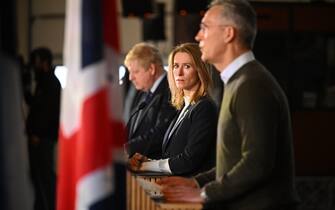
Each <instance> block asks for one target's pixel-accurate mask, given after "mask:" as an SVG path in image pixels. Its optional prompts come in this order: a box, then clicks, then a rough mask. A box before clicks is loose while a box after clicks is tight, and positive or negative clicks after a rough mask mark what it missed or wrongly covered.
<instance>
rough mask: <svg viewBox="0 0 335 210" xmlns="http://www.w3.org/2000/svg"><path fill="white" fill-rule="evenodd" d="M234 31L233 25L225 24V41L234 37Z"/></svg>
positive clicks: (229, 40)
mask: <svg viewBox="0 0 335 210" xmlns="http://www.w3.org/2000/svg"><path fill="white" fill-rule="evenodd" d="M236 32H237V31H236V29H235V28H234V27H231V26H227V27H226V28H225V32H224V38H225V41H226V43H229V42H231V41H232V40H234V39H235V38H236Z"/></svg>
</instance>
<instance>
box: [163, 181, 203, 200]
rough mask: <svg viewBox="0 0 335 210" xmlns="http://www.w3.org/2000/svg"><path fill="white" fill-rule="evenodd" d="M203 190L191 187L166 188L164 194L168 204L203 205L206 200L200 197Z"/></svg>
mask: <svg viewBox="0 0 335 210" xmlns="http://www.w3.org/2000/svg"><path fill="white" fill-rule="evenodd" d="M200 192H201V189H200V188H194V187H189V186H166V185H165V187H163V189H162V193H163V195H164V199H165V200H166V201H168V202H175V203H178V202H191V203H203V202H204V199H203V198H202V197H201V196H200Z"/></svg>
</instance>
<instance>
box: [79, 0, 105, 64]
mask: <svg viewBox="0 0 335 210" xmlns="http://www.w3.org/2000/svg"><path fill="white" fill-rule="evenodd" d="M82 3H83V10H82V33H81V34H82V67H85V66H87V65H90V64H92V63H95V62H97V61H99V60H101V59H102V55H103V31H102V24H103V22H102V21H103V18H102V12H101V11H102V8H101V1H100V0H83V2H82Z"/></svg>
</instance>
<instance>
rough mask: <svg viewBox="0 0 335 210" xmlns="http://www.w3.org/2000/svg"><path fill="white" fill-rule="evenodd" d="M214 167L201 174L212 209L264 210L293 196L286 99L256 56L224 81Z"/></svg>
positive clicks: (289, 201) (291, 201) (288, 201)
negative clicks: (255, 58)
mask: <svg viewBox="0 0 335 210" xmlns="http://www.w3.org/2000/svg"><path fill="white" fill-rule="evenodd" d="M217 153H218V154H217V160H216V162H217V163H216V169H213V170H211V171H209V172H207V173H204V174H200V175H198V176H197V177H196V180H197V181H198V183H199V184H200V186H204V185H205V192H206V194H207V196H208V198H209V202H211V201H212V202H219V204H218V205H217V206H216V207H217V208H216V209H225V210H231V209H234V210H265V209H269V210H270V209H278V208H280V206H284V205H291V204H292V205H293V204H294V203H296V202H297V200H298V198H297V193H296V189H295V186H294V184H295V183H294V160H293V149H292V131H291V121H290V113H289V108H288V103H287V99H286V97H285V95H284V93H283V91H282V89H281V88H280V86H279V85H278V83H277V82H276V81H275V79H274V78H273V77H272V75H271V74H270V73H269V72H268V71H267V70H266V69H265V68H264V66H262V65H261V64H260V63H259V62H257V61H251V62H249V63H247V64H245V65H244V66H242V67H241V69H240V70H239V71H237V72H236V73H235V74H234V75H233V76H232V78H231V79H230V80H229V82H228V84H226V86H225V93H224V97H223V101H222V105H221V111H220V116H219V122H218V138H217Z"/></svg>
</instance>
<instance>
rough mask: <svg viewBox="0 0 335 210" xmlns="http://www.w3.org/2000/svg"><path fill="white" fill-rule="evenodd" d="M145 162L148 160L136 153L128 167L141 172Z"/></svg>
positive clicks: (129, 161)
mask: <svg viewBox="0 0 335 210" xmlns="http://www.w3.org/2000/svg"><path fill="white" fill-rule="evenodd" d="M144 161H148V158H147V157H146V156H144V155H141V154H140V153H135V154H134V155H133V156H132V157H131V158H130V159H129V160H128V166H129V168H130V169H131V170H133V171H140V168H141V165H142V163H143V162H144Z"/></svg>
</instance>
